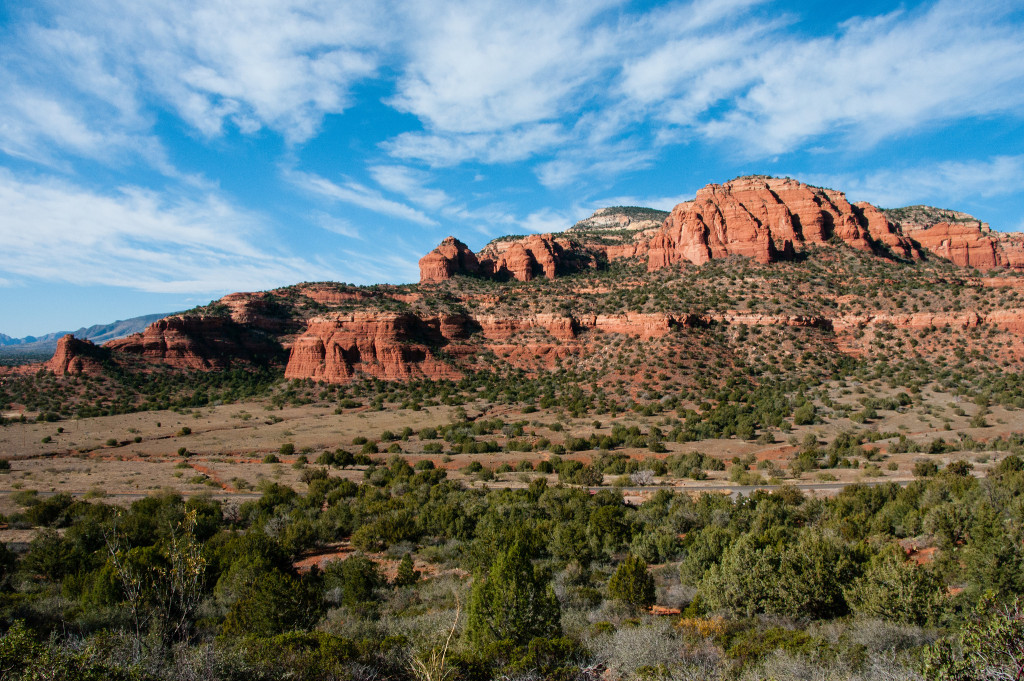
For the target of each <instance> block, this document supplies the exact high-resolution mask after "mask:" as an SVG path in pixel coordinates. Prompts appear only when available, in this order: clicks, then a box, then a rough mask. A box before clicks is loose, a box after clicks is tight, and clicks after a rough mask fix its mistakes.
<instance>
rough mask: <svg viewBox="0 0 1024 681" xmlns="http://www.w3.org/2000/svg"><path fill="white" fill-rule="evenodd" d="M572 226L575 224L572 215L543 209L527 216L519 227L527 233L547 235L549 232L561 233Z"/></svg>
mask: <svg viewBox="0 0 1024 681" xmlns="http://www.w3.org/2000/svg"><path fill="white" fill-rule="evenodd" d="M574 224H576V220H574V219H573V218H572V213H570V212H568V211H560V210H552V209H550V208H544V209H542V210H538V211H534V212H532V213H530V214H529V215H527V216H526V218H524V219H523V220H522V221H520V223H519V227H520V228H521V229H524V230H526V231H527V232H534V233H537V234H547V233H549V232H561V231H563V230H565V229H568V228H569V227H572V226H573V225H574Z"/></svg>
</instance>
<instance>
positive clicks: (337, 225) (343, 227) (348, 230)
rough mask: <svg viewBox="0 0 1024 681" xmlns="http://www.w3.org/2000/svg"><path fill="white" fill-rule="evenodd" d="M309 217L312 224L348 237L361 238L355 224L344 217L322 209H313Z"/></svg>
mask: <svg viewBox="0 0 1024 681" xmlns="http://www.w3.org/2000/svg"><path fill="white" fill-rule="evenodd" d="M309 217H310V220H311V221H312V222H313V224H315V225H317V226H319V227H321V228H323V229H326V230H327V231H328V232H333V233H335V234H340V235H341V236H347V237H349V238H350V239H362V237H361V236H360V235H359V230H358V229H357V228H356V226H355V225H353V224H352V223H351V222H349V221H348V220H345V219H344V218H338V217H334V216H333V215H331V214H329V213H325V212H324V211H322V210H317V211H313V212H312V213H310V216H309Z"/></svg>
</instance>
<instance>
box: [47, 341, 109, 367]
mask: <svg viewBox="0 0 1024 681" xmlns="http://www.w3.org/2000/svg"><path fill="white" fill-rule="evenodd" d="M109 356H110V351H109V350H107V349H106V348H103V347H100V346H97V345H94V344H93V343H91V342H90V341H87V340H80V339H78V338H75V337H74V336H73V335H71V334H70V333H69V334H66V335H64V336H62V337H61V339H60V340H58V341H57V349H56V350H55V351H54V353H53V357H52V358H50V360H49V361H48V362H46V363H45V364H44V368H45V369H46V370H47V371H52V372H53V373H54V374H56V375H57V376H64V375H66V374H99V373H101V372H102V371H103V366H102V362H103V360H104V359H107V358H108V357H109Z"/></svg>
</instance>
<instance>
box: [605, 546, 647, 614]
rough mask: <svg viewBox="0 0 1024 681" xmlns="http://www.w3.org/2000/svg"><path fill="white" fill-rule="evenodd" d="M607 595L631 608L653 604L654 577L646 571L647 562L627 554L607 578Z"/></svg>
mask: <svg viewBox="0 0 1024 681" xmlns="http://www.w3.org/2000/svg"><path fill="white" fill-rule="evenodd" d="M608 595H609V596H610V597H611V598H614V599H617V600H620V601H622V602H623V603H626V604H628V605H630V606H631V607H633V608H645V607H650V606H652V605H654V577H652V576H651V573H649V572H648V571H647V563H645V562H644V561H643V559H642V558H639V557H638V556H634V555H633V554H632V553H630V554H628V555H627V556H626V559H625V560H624V561H622V563H620V564H619V567H618V568H616V570H615V573H614V574H613V575H612V576H611V579H609V580H608Z"/></svg>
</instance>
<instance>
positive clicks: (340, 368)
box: [285, 312, 470, 383]
mask: <svg viewBox="0 0 1024 681" xmlns="http://www.w3.org/2000/svg"><path fill="white" fill-rule="evenodd" d="M469 326H470V322H469V320H468V318H465V317H462V316H460V315H450V316H440V317H435V318H432V319H428V320H423V319H420V318H419V317H417V316H416V315H412V314H403V313H393V312H392V313H373V312H356V313H352V314H346V315H334V316H330V317H323V318H318V319H313V320H311V321H310V323H309V326H308V327H307V329H306V331H305V333H303V334H302V335H301V336H299V337H298V338H297V339H296V340H295V343H294V344H293V345H292V349H291V355H290V357H289V359H288V365H287V367H286V368H285V377H286V378H312V379H314V380H320V381H328V382H332V383H343V382H347V381H349V380H352V379H353V378H354V377H356V376H357V375H362V376H372V377H374V378H381V379H386V380H404V379H409V378H432V379H443V378H457V377H459V376H461V371H459V370H458V369H457V368H455V367H454V366H453V365H452V363H451V362H450V361H446V360H445V359H442V356H443V355H442V351H443V350H444V349H445V348H446V347H447V346H450V345H451V344H452V343H453V341H459V340H465V339H466V337H468V334H469V330H468V327H469Z"/></svg>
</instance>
